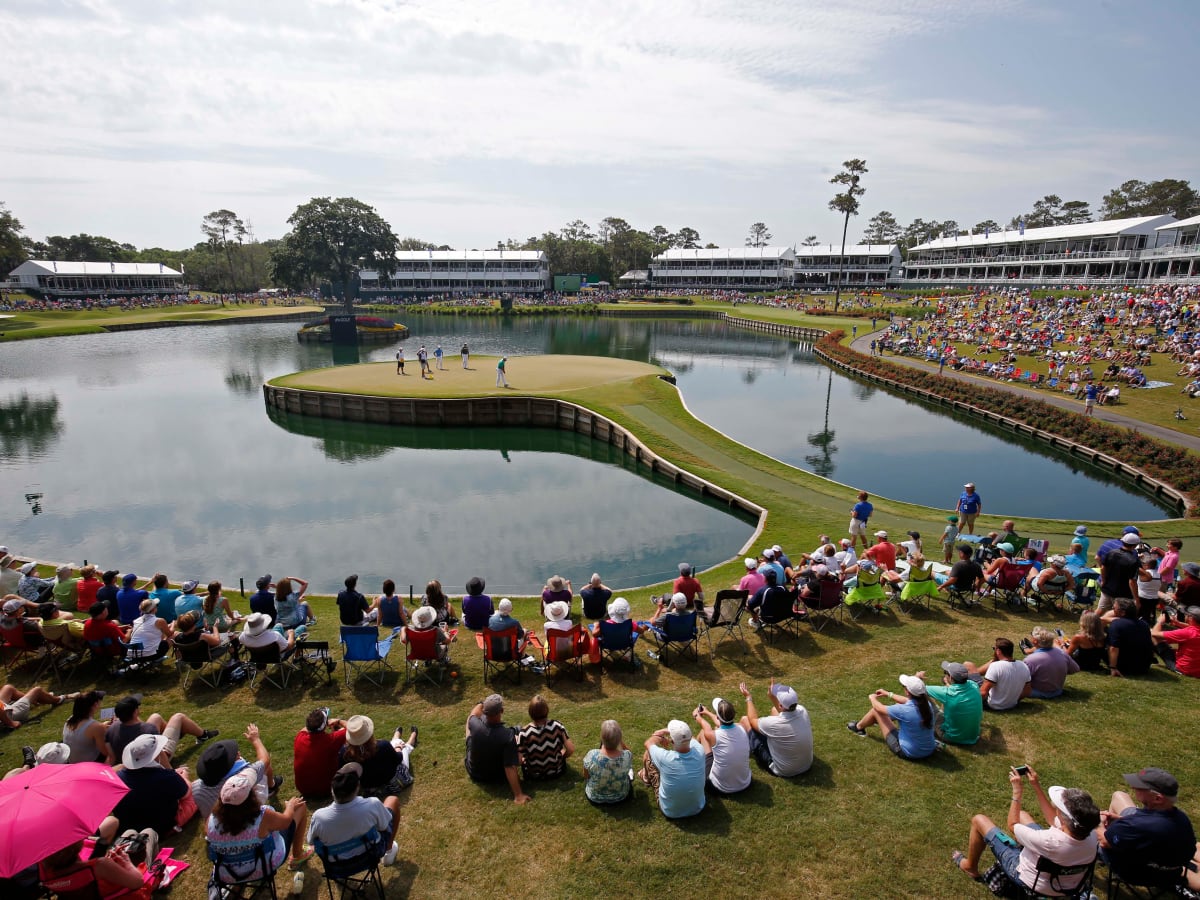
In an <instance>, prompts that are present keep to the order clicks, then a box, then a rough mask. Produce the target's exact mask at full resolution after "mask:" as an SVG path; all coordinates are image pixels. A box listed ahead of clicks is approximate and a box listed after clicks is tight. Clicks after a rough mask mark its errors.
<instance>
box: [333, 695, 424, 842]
mask: <svg viewBox="0 0 1200 900" xmlns="http://www.w3.org/2000/svg"><path fill="white" fill-rule="evenodd" d="M416 747H417V726H415V725H413V726H411V727H410V728H409V735H408V740H407V741H405V740H404V739H403V738H402V737H401V736H400V728H399V726H397V728H396V730H395V732H394V733H393V734H392V739H391V740H390V741H386V740H384V739H382V738H376V737H375V722H374V720H372V719H371V717H370V716H351V717H350V718H349V719H347V720H346V745H345V746H344V747H342V749H341V755H340V760H339V761H340V762H341V764H342V765H345V764H346V763H351V762H352V763H358V764H359V765H360V766H362V776H361V779H362V793H363V796H364V797H377V798H378V799H379V800H381V801H382V802H383V805H384V806H386V807H387V808H388V809H389V810H390V811H391V812H392V815H393V817H394V818H395V820H396V821H399V820H400V794H402V793H403V792H404V789H405V788H407V787H408V786H409V785H411V784H412V783H413V774H412V766H411V765H410V763H409V760H410V759H411V758H412V752H413V750H415V749H416Z"/></svg>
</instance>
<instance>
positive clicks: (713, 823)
mask: <svg viewBox="0 0 1200 900" xmlns="http://www.w3.org/2000/svg"><path fill="white" fill-rule="evenodd" d="M726 799H727V798H725V797H721V798H719V799H714V798H713V797H712V796H708V797H706V798H705V801H704V809H702V810H701V811H700V812H698V813H697V814H696V815H694V816H688V817H687V818H686V819H667V820H666V821H667V823H668V824H669V825H674V826H675V827H676V828H678V829H679V830H680V831H686V832H688V833H689V834H719V835H722V836H725V835H728V834H729V832H730V826H731V825H732V824H733V816H731V815H730V814H729V810H727V809H726V808H725V805H724V801H725V800H726Z"/></svg>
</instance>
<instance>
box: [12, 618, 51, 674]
mask: <svg viewBox="0 0 1200 900" xmlns="http://www.w3.org/2000/svg"><path fill="white" fill-rule="evenodd" d="M0 652H2V653H3V655H4V668H5V670H6V671H7V672H8V673H9V675H10V676H11V675H12V673H13V672H15V671H17V670H18V669H21V668H23V667H25V666H27V665H29V664H30V663H32V662H36V663H37V670H36V671H35V672H34V674H33V679H32V680H34V681H36V680H37V679H38V678H39V677H40V676H41V674H42V672H43V671H44V670H45V668H46V666H47V665H48V664H49V659H48V657H49V650H48V649H47V647H46V639H45V638H44V637H42V635H41V633H40V632H32V631H26V630H25V626H24V625H21V624H18V625H17V627H16V628H3V629H0Z"/></svg>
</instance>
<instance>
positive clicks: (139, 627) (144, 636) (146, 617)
mask: <svg viewBox="0 0 1200 900" xmlns="http://www.w3.org/2000/svg"><path fill="white" fill-rule="evenodd" d="M138 611H139V612H140V615H139V616H138V617H137V618H136V619H134V620H133V625H131V626H130V629H129V643H130V644H140V645H141V648H142V649H141V650H139V651H137V656H138V658H139V659H152V658H154V657H159V656H166V655H167V651H168V650H170V649H171V626H170V625H168V624H167V622H166V620H165V619H163V618H161V617H159V615H158V598H157V597H147V598H146V599H145V600H143V601H142V602H141V605H140V606H139V607H138Z"/></svg>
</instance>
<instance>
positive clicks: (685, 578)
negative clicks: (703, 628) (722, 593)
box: [672, 563, 704, 615]
mask: <svg viewBox="0 0 1200 900" xmlns="http://www.w3.org/2000/svg"><path fill="white" fill-rule="evenodd" d="M672 593H674V594H683V596H685V597H687V608H688V609H694V610H696V611H697V612H699V613H700V615H704V588H703V587H701V586H700V582H699V581H697V580H696V576H695V575H694V574H693V572H692V567H691V565H689V564H688V563H680V564H679V577H678V578H676V579H675V584H674V590H673V591H672Z"/></svg>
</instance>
